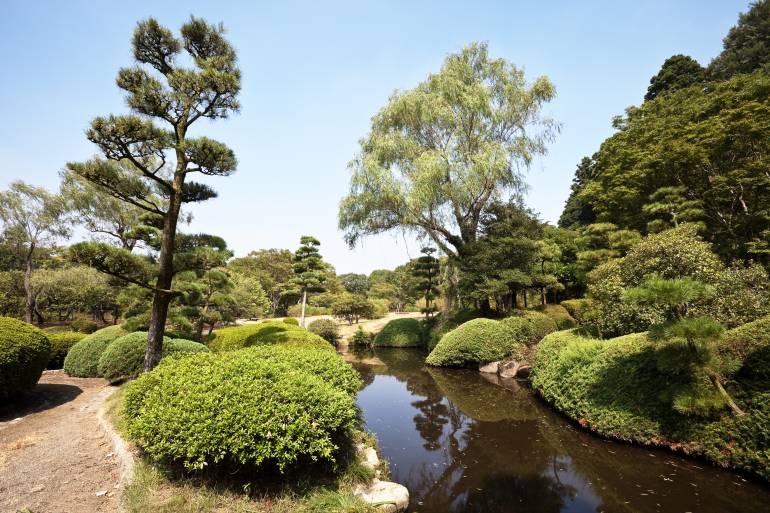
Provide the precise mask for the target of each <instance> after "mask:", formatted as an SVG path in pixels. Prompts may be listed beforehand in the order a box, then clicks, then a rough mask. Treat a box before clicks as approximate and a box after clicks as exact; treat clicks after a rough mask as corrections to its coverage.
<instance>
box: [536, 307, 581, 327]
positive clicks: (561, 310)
mask: <svg viewBox="0 0 770 513" xmlns="http://www.w3.org/2000/svg"><path fill="white" fill-rule="evenodd" d="M539 310H540V311H541V312H543V313H544V314H545V315H547V316H548V317H550V318H551V319H553V321H554V322H555V323H556V327H557V328H558V329H560V330H568V329H570V328H574V327H575V326H577V321H575V319H574V318H573V317H572V315H570V313H569V311H568V310H567V309H566V308H565V307H563V306H561V305H545V306H543V307H540V309H539Z"/></svg>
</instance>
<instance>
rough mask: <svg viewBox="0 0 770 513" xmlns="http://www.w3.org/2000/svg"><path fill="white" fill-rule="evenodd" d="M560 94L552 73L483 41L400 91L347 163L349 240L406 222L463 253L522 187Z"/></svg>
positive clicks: (344, 207)
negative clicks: (527, 68) (522, 65)
mask: <svg viewBox="0 0 770 513" xmlns="http://www.w3.org/2000/svg"><path fill="white" fill-rule="evenodd" d="M554 94H555V92H554V86H553V85H552V84H551V82H550V81H549V80H548V79H547V78H546V77H540V78H538V79H536V80H535V81H534V82H533V83H531V84H528V83H527V81H526V80H525V77H524V72H523V71H521V70H520V69H518V68H516V67H515V66H514V65H512V64H510V63H509V62H507V61H506V60H504V59H493V58H490V56H489V55H488V51H487V46H486V44H483V43H482V44H479V43H474V44H471V45H469V46H468V47H466V48H464V49H463V50H462V51H461V52H459V53H457V54H452V55H449V56H448V57H447V59H446V60H445V62H444V65H443V66H442V68H441V70H440V71H439V72H438V73H435V74H431V75H429V76H428V78H427V79H426V80H425V81H424V82H422V83H420V84H419V85H418V86H417V87H415V88H414V89H411V90H408V91H400V92H396V93H395V94H394V95H393V96H392V97H391V98H390V101H389V102H388V104H387V105H386V106H385V107H384V108H383V109H382V110H381V111H380V112H379V113H377V115H375V116H374V118H373V119H372V126H371V131H370V133H369V134H368V135H367V136H366V137H364V139H363V140H361V142H360V151H359V153H358V154H357V155H356V156H355V158H354V159H353V160H352V162H351V163H350V165H349V167H350V169H351V171H352V177H351V180H350V191H349V193H348V195H347V196H346V197H345V198H343V199H342V201H341V204H340V208H339V226H340V229H342V230H343V231H344V232H345V239H346V241H347V242H348V244H350V245H351V246H354V245H355V244H356V243H357V241H359V239H360V238H362V237H363V236H367V235H372V234H378V233H383V232H387V231H390V230H394V229H401V230H406V231H412V232H415V233H416V234H417V235H419V236H423V237H428V238H430V239H432V241H433V242H434V243H435V244H436V245H437V246H438V247H439V248H440V249H441V251H442V252H443V253H445V254H446V255H448V256H449V257H450V260H451V259H455V258H461V257H462V256H463V255H464V253H465V250H466V248H467V246H468V245H469V244H471V243H473V242H474V241H475V240H476V237H477V232H478V228H479V219H480V217H481V215H482V213H483V211H484V209H485V207H486V206H487V205H488V204H489V203H490V202H491V201H493V200H495V199H498V198H499V197H501V196H503V195H504V194H506V193H518V192H520V191H522V189H523V187H524V183H523V179H522V173H523V172H524V171H525V170H526V169H527V168H528V167H529V165H530V164H531V162H532V160H533V159H534V158H535V157H536V156H538V155H542V154H544V153H545V152H546V144H547V142H549V141H550V140H551V139H552V138H553V136H554V135H555V133H556V132H557V131H558V128H559V126H558V124H557V123H555V122H554V121H553V120H551V119H549V118H547V117H544V116H543V115H542V113H541V111H542V107H543V105H544V104H545V103H546V102H548V101H550V100H551V99H552V98H553V97H554Z"/></svg>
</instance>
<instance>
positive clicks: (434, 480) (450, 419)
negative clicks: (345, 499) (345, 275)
mask: <svg viewBox="0 0 770 513" xmlns="http://www.w3.org/2000/svg"><path fill="white" fill-rule="evenodd" d="M347 358H348V359H349V360H350V361H351V362H352V363H353V364H354V365H355V367H356V368H357V369H358V370H359V372H361V374H362V376H363V378H364V381H365V382H366V387H365V388H364V390H363V391H361V393H360V394H359V396H358V404H359V406H360V408H361V410H362V412H363V415H364V419H365V421H366V426H367V428H368V429H369V430H370V431H373V432H374V433H376V435H377V437H378V439H379V442H380V448H381V450H382V453H383V455H384V456H385V458H387V459H388V460H389V461H390V470H391V479H392V480H393V481H397V482H399V483H401V484H403V485H405V486H406V487H407V488H409V492H410V494H411V503H410V508H409V511H410V512H420V513H461V512H485V513H503V512H506V513H507V512H522V513H524V512H526V513H556V512H571V513H588V512H591V513H596V512H607V513H614V512H680V513H685V512H692V513H717V512H718V513H728V512H741V513H752V512H768V511H770V487H766V486H764V485H763V484H760V483H754V482H750V481H746V480H744V479H742V478H741V477H740V476H736V475H734V474H731V473H729V472H724V471H720V470H717V469H714V468H712V467H709V466H708V465H707V464H704V463H701V462H699V461H695V460H689V459H685V458H679V457H676V456H674V455H672V454H670V453H667V452H664V451H653V450H648V449H645V448H640V447H633V446H629V445H625V444H620V443H614V442H609V441H604V440H601V439H599V438H597V437H594V436H592V435H589V434H587V433H583V432H580V431H578V430H577V429H576V428H574V427H573V426H572V425H571V424H569V423H568V422H566V421H565V420H564V419H563V418H562V417H560V416H559V415H557V414H555V413H553V412H552V411H551V410H549V409H548V407H546V406H545V405H543V404H542V403H541V402H540V401H538V400H537V398H535V397H534V396H533V395H532V393H531V391H530V390H529V389H527V388H518V387H516V386H515V385H514V386H511V387H510V389H505V388H502V387H500V386H498V385H496V384H493V383H491V382H490V381H488V380H487V379H485V377H484V376H483V375H481V374H479V373H478V372H473V371H469V370H439V369H434V368H429V367H425V366H424V365H423V363H422V362H423V358H424V355H422V354H421V353H420V352H419V351H414V350H405V349H389V350H385V349H378V350H375V351H374V352H367V353H356V354H349V355H347Z"/></svg>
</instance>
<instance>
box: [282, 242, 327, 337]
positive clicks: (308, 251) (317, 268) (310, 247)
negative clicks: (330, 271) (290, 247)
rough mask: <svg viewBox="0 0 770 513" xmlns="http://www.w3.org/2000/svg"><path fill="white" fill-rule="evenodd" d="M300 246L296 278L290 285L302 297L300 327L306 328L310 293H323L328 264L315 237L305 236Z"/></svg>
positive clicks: (295, 263)
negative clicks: (306, 312)
mask: <svg viewBox="0 0 770 513" xmlns="http://www.w3.org/2000/svg"><path fill="white" fill-rule="evenodd" d="M299 242H300V246H299V248H298V249H297V251H295V252H294V263H293V269H294V278H292V279H291V280H289V283H290V284H291V285H293V286H294V289H293V290H292V291H291V292H293V293H295V294H298V295H299V296H300V297H301V299H300V300H301V302H302V310H301V313H300V326H302V327H303V328H304V327H305V307H306V306H307V295H308V293H309V292H322V291H323V290H324V282H325V281H326V273H325V271H326V264H325V263H324V261H323V258H321V254H320V253H319V252H318V247H319V246H320V245H321V243H320V242H319V241H318V239H316V238H315V237H311V236H309V235H303V236H302V237H300V239H299Z"/></svg>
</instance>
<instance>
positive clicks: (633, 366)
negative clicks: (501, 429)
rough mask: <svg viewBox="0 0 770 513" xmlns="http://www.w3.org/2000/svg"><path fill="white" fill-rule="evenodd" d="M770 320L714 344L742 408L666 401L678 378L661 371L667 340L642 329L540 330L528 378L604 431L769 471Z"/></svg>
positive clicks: (730, 333) (760, 471)
mask: <svg viewBox="0 0 770 513" xmlns="http://www.w3.org/2000/svg"><path fill="white" fill-rule="evenodd" d="M769 327H770V319H769V318H765V319H761V320H759V321H755V322H753V323H750V324H747V325H744V326H741V327H739V328H735V329H732V330H729V331H728V332H727V333H726V334H725V337H724V339H723V341H722V342H721V344H720V351H721V352H722V354H723V355H725V356H729V357H731V358H733V359H734V360H735V361H736V362H737V364H736V365H735V366H734V369H735V370H734V372H733V374H732V380H731V381H728V383H727V384H726V387H725V388H726V389H727V390H728V392H729V393H730V394H731V395H732V396H733V397H734V398H735V399H736V401H737V402H738V403H739V404H740V406H741V408H742V409H743V410H744V411H745V412H746V414H745V415H742V416H737V415H732V414H730V413H728V412H727V410H724V411H723V414H722V415H717V416H711V417H707V418H704V417H699V416H692V415H686V414H683V413H680V412H678V411H676V410H675V409H674V408H672V404H671V401H670V395H669V394H667V390H668V389H670V388H671V387H677V386H696V387H698V386H704V387H708V386H710V385H709V384H708V383H684V382H682V383H678V382H677V381H678V379H685V376H682V377H681V378H677V377H676V376H672V375H671V374H670V373H667V372H665V371H664V370H661V368H660V363H661V358H662V356H664V353H665V352H666V350H667V347H666V346H665V345H661V344H659V343H655V342H653V341H651V340H650V339H649V338H648V337H647V335H645V334H644V333H637V334H630V335H625V336H621V337H618V338H614V339H610V340H600V339H592V338H586V337H583V336H580V335H578V333H577V332H576V331H575V330H572V331H561V332H558V333H554V334H552V335H549V336H548V337H546V338H545V339H544V340H543V341H542V342H541V343H540V344H539V346H538V350H537V353H536V355H535V359H534V368H533V373H532V385H533V387H534V388H535V389H536V390H537V391H538V392H539V393H540V394H541V395H542V396H543V398H544V399H545V400H546V401H548V402H549V403H551V404H552V405H553V406H555V407H556V408H557V409H558V410H560V411H562V412H563V413H565V414H566V415H568V416H569V417H571V418H573V419H575V420H576V421H579V422H580V424H581V425H583V426H585V427H588V428H590V429H591V430H593V431H596V432H598V433H601V434H603V435H606V436H610V437H614V438H618V439H621V440H628V441H635V442H638V443H643V444H652V445H662V446H668V447H672V448H678V449H680V450H684V451H686V452H689V453H692V454H699V455H702V456H705V457H707V458H708V459H710V460H712V461H713V462H715V463H717V464H719V465H722V466H730V467H734V468H739V469H744V470H747V471H751V472H754V473H757V474H759V475H761V476H763V477H764V478H766V479H768V478H770V456H769V455H770V415H769V414H770V380H768V375H767V371H766V369H767V368H768V366H767V364H768V362H769V361H770V330H768V328H769Z"/></svg>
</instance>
